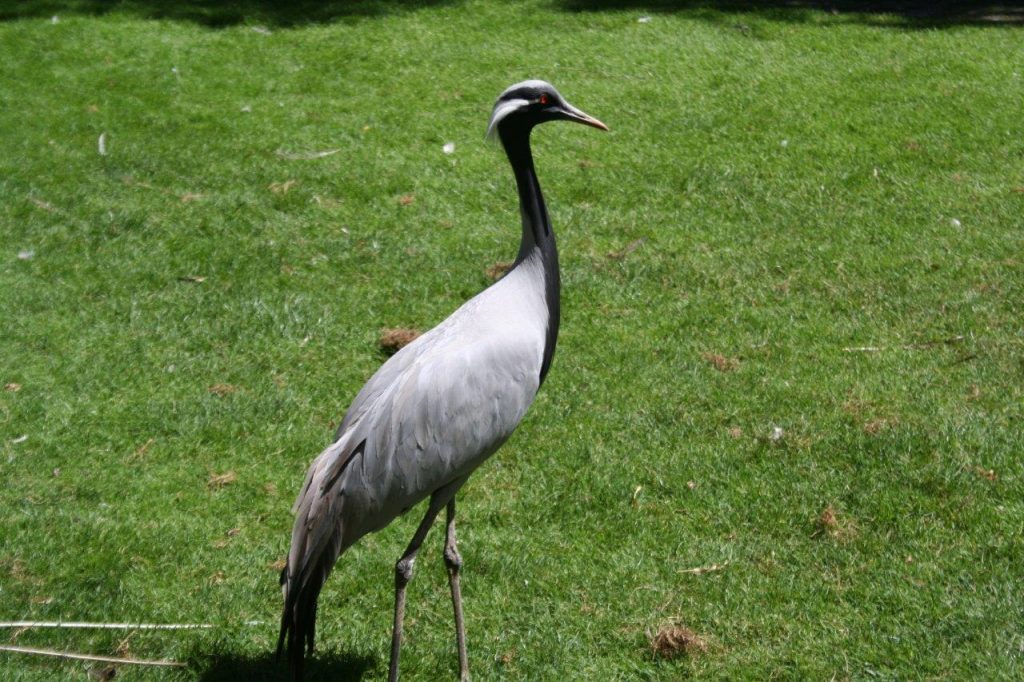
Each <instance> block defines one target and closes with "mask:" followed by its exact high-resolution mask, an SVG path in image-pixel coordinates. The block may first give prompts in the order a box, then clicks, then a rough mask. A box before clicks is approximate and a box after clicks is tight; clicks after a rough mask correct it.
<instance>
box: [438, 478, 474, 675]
mask: <svg viewBox="0 0 1024 682" xmlns="http://www.w3.org/2000/svg"><path fill="white" fill-rule="evenodd" d="M444 564H445V566H447V567H448V584H449V585H451V588H452V606H454V607H455V642H456V644H457V645H458V647H459V680H461V682H468V681H469V660H468V658H467V656H466V626H465V623H464V622H463V620H462V590H461V589H460V588H459V569H460V568H462V557H461V556H460V555H459V548H458V547H456V545H455V498H454V497H453V498H452V499H451V500H450V501H449V502H448V531H447V533H446V534H445V541H444Z"/></svg>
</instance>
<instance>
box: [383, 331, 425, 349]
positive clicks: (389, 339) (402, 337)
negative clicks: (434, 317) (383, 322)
mask: <svg viewBox="0 0 1024 682" xmlns="http://www.w3.org/2000/svg"><path fill="white" fill-rule="evenodd" d="M422 333H423V332H421V331H420V330H419V329H408V328H406V327H395V328H394V329H385V330H384V331H382V332H381V333H380V339H378V341H377V345H379V346H380V349H381V350H382V351H384V352H385V353H387V354H388V355H394V354H395V353H397V352H398V351H400V350H402V349H403V348H405V347H406V346H408V345H409V344H410V343H412V342H413V341H414V340H416V338H417V337H418V336H419V335H420V334H422Z"/></svg>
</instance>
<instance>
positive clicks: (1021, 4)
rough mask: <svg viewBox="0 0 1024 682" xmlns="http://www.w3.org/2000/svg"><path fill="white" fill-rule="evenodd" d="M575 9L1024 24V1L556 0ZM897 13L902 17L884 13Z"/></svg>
mask: <svg viewBox="0 0 1024 682" xmlns="http://www.w3.org/2000/svg"><path fill="white" fill-rule="evenodd" d="M554 2H555V4H556V6H560V7H561V8H562V9H565V10H567V11H571V12H593V11H605V10H636V11H648V12H698V16H700V14H699V12H701V11H703V12H707V11H712V12H722V13H733V12H758V13H761V14H765V15H767V16H768V17H770V18H772V19H778V20H783V21H805V20H807V19H808V18H809V17H810V14H811V12H813V11H824V12H830V13H832V14H838V15H846V16H848V17H849V18H851V19H854V20H858V21H861V22H863V23H866V24H872V25H874V24H877V25H883V26H905V27H907V26H909V27H918V28H928V27H941V26H954V25H964V24H968V25H977V26H1006V25H1011V26H1021V25H1024V1H1022V0H1004V1H1003V2H965V1H964V0H932V1H931V2H928V1H926V0H750V1H748V2H739V1H738V0H717V1H716V0H554ZM882 14H888V15H892V16H894V17H895V18H896V19H897V21H896V22H892V21H886V20H883V19H882V18H881V17H880V16H879V15H882Z"/></svg>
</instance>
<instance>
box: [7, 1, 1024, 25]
mask: <svg viewBox="0 0 1024 682" xmlns="http://www.w3.org/2000/svg"><path fill="white" fill-rule="evenodd" d="M459 2H461V0H120V1H119V2H114V1H112V0H0V21H11V20H16V19H33V18H34V19H49V18H50V17H53V16H57V17H61V16H76V15H77V16H103V15H106V14H111V13H118V14H124V15H128V16H135V17H139V18H142V19H170V20H174V21H191V22H195V23H197V24H201V25H203V26H208V27H211V28H219V27H226V26H235V25H238V24H246V23H251V24H264V25H268V26H274V27H281V28H287V27H290V26H301V25H303V24H320V23H330V22H334V21H345V20H357V19H363V18H369V17H377V16H387V15H392V14H400V13H403V12H408V11H413V10H417V9H422V8H424V7H433V6H438V5H448V4H458V3H459ZM552 3H553V5H554V6H555V7H558V8H561V9H563V10H567V11H571V12H583V11H604V10H636V11H642V12H692V13H693V14H694V15H695V16H697V17H702V16H705V17H706V16H708V14H707V13H708V12H714V13H733V12H757V13H761V14H764V15H766V16H768V17H769V18H772V19H778V20H781V21H806V20H807V19H808V17H809V16H810V13H811V12H812V11H825V12H831V13H834V14H841V15H844V16H846V17H848V18H850V19H853V20H856V21H861V22H863V23H866V24H878V25H885V26H909V27H918V28H928V27H937V26H954V25H962V24H970V25H978V26H1006V25H1015V26H1021V25H1024V0H1004V1H1002V2H966V1H964V0H933V1H932V2H928V1H926V0H749V1H747V2H740V1H739V0H552ZM881 14H888V15H892V16H894V17H896V19H897V20H896V21H895V22H893V21H890V20H883V19H881V18H880V16H879V15H881ZM709 18H710V17H709Z"/></svg>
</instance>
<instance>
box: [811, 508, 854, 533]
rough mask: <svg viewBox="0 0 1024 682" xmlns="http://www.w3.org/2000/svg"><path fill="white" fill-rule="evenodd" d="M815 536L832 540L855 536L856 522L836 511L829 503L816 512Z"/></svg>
mask: <svg viewBox="0 0 1024 682" xmlns="http://www.w3.org/2000/svg"><path fill="white" fill-rule="evenodd" d="M814 525H815V527H816V529H815V531H814V535H815V536H823V537H829V538H832V539H833V540H839V541H846V540H851V539H853V538H855V537H857V523H856V522H855V521H854V520H853V519H851V518H848V517H846V516H844V515H841V514H840V513H839V512H837V511H836V509H835V507H833V506H832V505H831V504H829V505H828V506H826V507H825V508H824V509H822V510H821V513H820V514H818V518H817V519H816V520H815V522H814Z"/></svg>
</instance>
